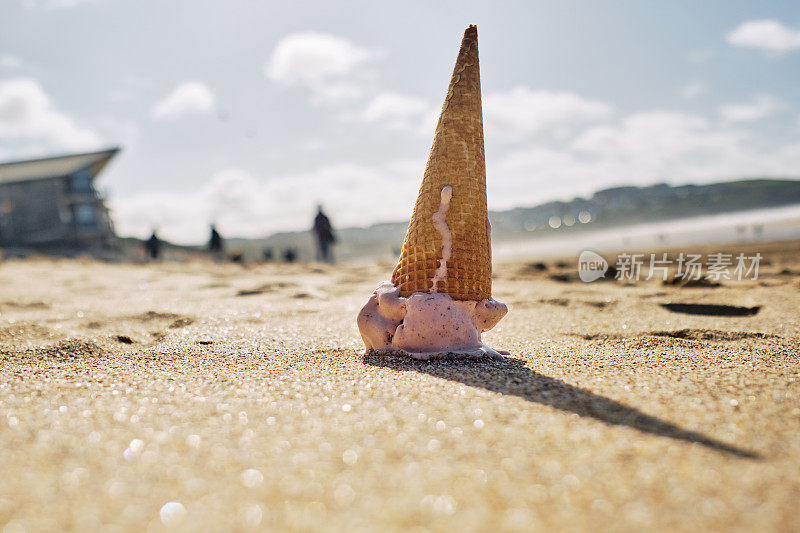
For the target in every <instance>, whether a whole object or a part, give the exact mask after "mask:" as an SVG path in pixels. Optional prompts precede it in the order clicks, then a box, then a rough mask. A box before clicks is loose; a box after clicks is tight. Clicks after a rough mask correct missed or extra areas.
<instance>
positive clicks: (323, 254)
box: [312, 205, 336, 263]
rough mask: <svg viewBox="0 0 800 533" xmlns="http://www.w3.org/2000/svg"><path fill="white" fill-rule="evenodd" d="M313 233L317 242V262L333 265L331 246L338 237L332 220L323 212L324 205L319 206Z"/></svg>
mask: <svg viewBox="0 0 800 533" xmlns="http://www.w3.org/2000/svg"><path fill="white" fill-rule="evenodd" d="M312 231H313V232H314V237H315V238H316V240H317V260H318V261H324V262H326V263H333V250H332V249H331V246H332V245H333V243H335V242H336V236H335V235H334V233H333V226H331V221H330V219H328V217H327V216H325V213H323V212H322V205H318V206H317V216H316V217H314V227H313V228H312Z"/></svg>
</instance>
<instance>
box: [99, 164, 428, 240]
mask: <svg viewBox="0 0 800 533" xmlns="http://www.w3.org/2000/svg"><path fill="white" fill-rule="evenodd" d="M422 166H423V164H422V163H420V164H419V165H407V164H403V162H395V163H393V164H387V165H386V167H384V168H378V167H367V166H361V165H356V164H351V163H342V164H332V165H327V166H323V167H321V168H319V169H317V170H315V171H313V172H308V173H304V174H296V175H290V176H281V177H275V178H271V179H260V178H258V177H256V176H254V175H253V174H251V173H249V172H247V171H245V170H242V169H236V168H232V169H227V170H223V171H220V172H218V173H216V174H214V175H213V176H212V177H211V178H210V180H209V182H208V183H207V184H206V185H205V186H203V187H202V188H200V189H198V190H196V191H181V192H177V193H168V192H164V193H143V194H139V195H134V196H130V197H119V198H112V202H111V204H112V207H113V216H114V221H115V226H116V227H117V229H118V231H119V233H120V234H122V235H138V236H146V234H147V232H148V231H149V230H150V229H151V228H153V227H157V228H159V234H160V235H161V236H163V237H164V238H167V239H170V240H174V241H175V242H181V243H197V242H202V241H203V240H204V239H205V238H206V233H207V231H208V224H209V223H210V222H212V221H214V222H216V224H217V225H218V227H219V228H220V230H221V231H222V232H223V234H225V235H227V236H242V237H262V236H266V235H268V234H271V233H273V232H276V231H283V230H297V229H303V228H307V227H310V223H311V219H312V216H313V214H314V208H315V206H316V204H317V203H323V204H324V205H325V208H326V211H327V212H328V214H329V215H330V216H331V218H332V220H333V222H334V223H335V224H336V225H337V226H339V227H343V226H351V225H367V224H370V223H372V222H375V221H394V220H402V219H404V218H407V217H408V216H409V215H410V210H411V206H412V205H413V201H414V198H415V197H416V192H417V189H418V187H419V181H418V179H419V177H418V176H419V173H420V172H421V168H422ZM298 191H302V193H301V194H299V193H298ZM387 191H391V194H389V193H388V192H387Z"/></svg>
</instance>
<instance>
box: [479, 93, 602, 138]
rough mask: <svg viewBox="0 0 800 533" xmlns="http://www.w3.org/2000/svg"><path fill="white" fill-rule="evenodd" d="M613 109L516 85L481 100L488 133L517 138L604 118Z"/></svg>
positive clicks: (567, 94)
mask: <svg viewBox="0 0 800 533" xmlns="http://www.w3.org/2000/svg"><path fill="white" fill-rule="evenodd" d="M612 112H613V110H612V107H611V106H610V105H608V104H606V103H604V102H600V101H597V100H590V99H586V98H583V97H581V96H579V95H577V94H575V93H571V92H553V91H544V90H532V89H530V88H528V87H524V86H517V87H514V88H513V89H511V90H510V91H506V92H494V93H489V94H487V95H486V96H485V97H484V99H483V117H484V118H483V122H484V125H485V126H486V129H487V131H489V132H490V133H493V134H495V135H498V136H502V137H506V138H512V139H519V138H521V137H523V136H525V135H526V134H529V133H534V132H538V131H541V130H545V129H552V128H557V127H565V126H567V127H569V126H574V125H577V124H581V123H586V122H591V121H596V120H602V119H606V118H608V117H610V116H611V114H612Z"/></svg>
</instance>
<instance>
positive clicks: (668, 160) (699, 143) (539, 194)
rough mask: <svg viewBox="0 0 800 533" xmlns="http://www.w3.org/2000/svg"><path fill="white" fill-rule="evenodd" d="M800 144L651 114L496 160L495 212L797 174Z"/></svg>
mask: <svg viewBox="0 0 800 533" xmlns="http://www.w3.org/2000/svg"><path fill="white" fill-rule="evenodd" d="M798 165H800V143H795V144H775V143H773V142H768V141H766V140H765V139H763V138H762V137H760V136H758V135H756V134H754V133H753V132H751V131H748V130H743V129H734V128H731V127H730V126H729V125H726V124H715V123H713V122H711V121H709V120H708V119H706V118H704V117H702V116H697V115H691V114H685V113H679V112H674V111H658V110H656V111H648V112H643V113H637V114H634V115H630V116H627V117H625V118H623V119H622V120H620V121H619V122H617V123H615V124H613V125H606V126H596V127H591V128H589V129H588V130H586V131H585V132H583V133H582V134H580V135H578V136H577V137H576V138H575V139H574V141H573V142H572V143H570V144H568V145H562V146H559V147H557V148H555V147H546V146H538V147H535V148H532V149H526V150H518V151H514V152H511V153H509V154H507V155H506V156H504V157H502V158H500V159H498V160H496V161H494V162H493V161H490V162H489V166H488V168H487V172H488V175H489V179H488V183H487V185H488V188H489V198H490V199H491V200H492V201H491V202H490V203H493V204H494V207H495V208H501V207H502V208H508V207H513V206H516V205H532V204H535V203H537V202H540V201H544V200H552V199H556V198H567V199H568V198H571V197H573V196H575V195H590V194H591V193H593V192H594V191H596V190H598V189H600V188H603V187H608V186H614V185H622V184H634V185H637V184H638V185H642V184H650V183H655V182H658V181H669V182H672V183H686V182H698V181H708V180H724V179H736V178H744V177H753V176H796V175H797V168H800V166H798Z"/></svg>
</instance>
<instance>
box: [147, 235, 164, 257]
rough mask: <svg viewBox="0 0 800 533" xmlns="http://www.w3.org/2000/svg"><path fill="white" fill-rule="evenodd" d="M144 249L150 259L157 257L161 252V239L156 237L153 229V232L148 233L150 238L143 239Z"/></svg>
mask: <svg viewBox="0 0 800 533" xmlns="http://www.w3.org/2000/svg"><path fill="white" fill-rule="evenodd" d="M144 249H145V250H146V251H147V256H148V257H149V258H150V259H158V256H159V254H160V253H161V239H159V238H158V235H156V231H155V230H153V234H152V235H150V238H149V239H147V240H146V241H144Z"/></svg>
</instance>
